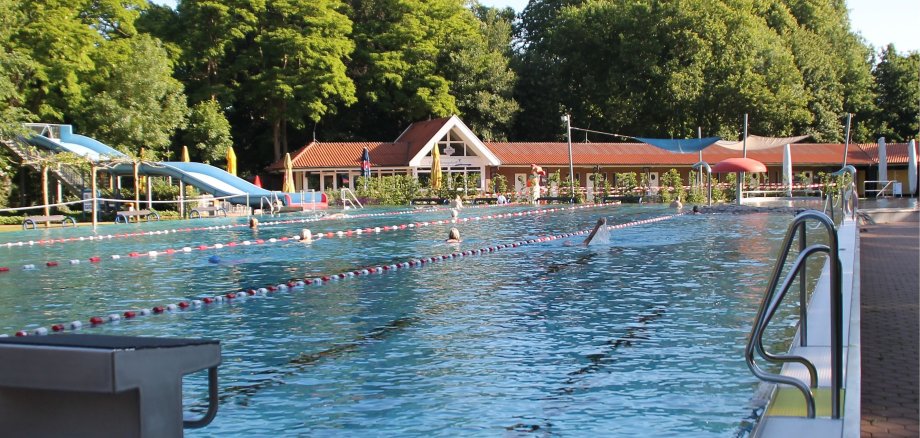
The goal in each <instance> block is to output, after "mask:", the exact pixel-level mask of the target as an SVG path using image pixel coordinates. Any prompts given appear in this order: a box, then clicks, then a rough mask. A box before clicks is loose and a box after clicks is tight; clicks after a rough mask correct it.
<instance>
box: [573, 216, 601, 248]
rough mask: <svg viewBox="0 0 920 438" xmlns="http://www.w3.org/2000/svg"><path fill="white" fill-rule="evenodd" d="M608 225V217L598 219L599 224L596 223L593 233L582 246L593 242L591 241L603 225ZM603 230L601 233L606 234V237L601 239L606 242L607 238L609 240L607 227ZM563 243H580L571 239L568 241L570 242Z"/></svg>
mask: <svg viewBox="0 0 920 438" xmlns="http://www.w3.org/2000/svg"><path fill="white" fill-rule="evenodd" d="M606 226H607V218H605V217H602V218H600V219H598V220H597V224H596V225H594V229H593V230H591V234H589V235H588V238H587V239H585V240H584V242H581V246H588V245H590V244H591V241H593V240H594V238H595V237H596V236H597V234H598V232H599V231H601V227H606ZM603 231H604V232H603V233H601V234H603V235H604V238H602V239H601V240H600V241H602V242H605V243H606V240H607V238H608V237H607V236H608V233H607V229H606V228H604V230H603ZM562 245H563V246H575V245H578V244H577V243H573V242H571V241H568V242H565V243H563V244H562Z"/></svg>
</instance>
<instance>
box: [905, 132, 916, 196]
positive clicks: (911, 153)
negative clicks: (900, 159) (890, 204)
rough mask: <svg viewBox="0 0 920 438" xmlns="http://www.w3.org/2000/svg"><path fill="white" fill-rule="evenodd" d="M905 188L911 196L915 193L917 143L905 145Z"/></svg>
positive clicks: (912, 142)
mask: <svg viewBox="0 0 920 438" xmlns="http://www.w3.org/2000/svg"><path fill="white" fill-rule="evenodd" d="M907 188H908V189H910V195H911V196H913V195H914V193H915V192H916V191H917V142H916V141H914V140H911V141H910V143H908V144H907Z"/></svg>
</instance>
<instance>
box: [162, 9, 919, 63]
mask: <svg viewBox="0 0 920 438" xmlns="http://www.w3.org/2000/svg"><path fill="white" fill-rule="evenodd" d="M527 1H528V0H479V3H481V4H483V5H486V6H492V7H500V8H504V7H506V6H510V7H512V8H513V9H514V10H515V11H517V12H521V11H522V10H524V7H525V6H527ZM153 2H154V3H159V4H168V5H171V6H174V5H175V4H176V0H153ZM846 2H847V8H848V9H849V10H850V27H851V28H852V29H853V30H854V31H856V33H858V34H860V35H862V37H863V38H864V39H865V40H866V42H868V43H869V44H871V45H872V46H873V47H875V48H876V50H877V49H880V48H883V47H886V46H888V43H894V46H895V48H896V49H897V50H898V52H899V53H902V54H905V53H907V52H908V51H916V52H920V24H918V22H917V18H918V17H920V1H918V0H846Z"/></svg>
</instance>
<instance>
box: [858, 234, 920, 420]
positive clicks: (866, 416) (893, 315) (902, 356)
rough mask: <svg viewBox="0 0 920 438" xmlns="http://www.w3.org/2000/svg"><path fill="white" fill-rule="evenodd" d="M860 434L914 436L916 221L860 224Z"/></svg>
mask: <svg viewBox="0 0 920 438" xmlns="http://www.w3.org/2000/svg"><path fill="white" fill-rule="evenodd" d="M863 228H864V229H866V231H865V232H862V233H860V236H859V238H860V257H859V261H860V284H861V289H862V290H861V295H860V298H861V300H862V306H861V309H862V321H861V324H862V325H861V331H860V334H861V337H862V338H861V341H862V342H861V343H862V400H861V401H862V423H861V428H862V436H863V437H870V438H880V437H912V438H916V437H918V436H920V411H918V393H920V367H918V361H920V336H918V333H920V301H918V298H920V292H918V291H920V286H918V283H920V281H918V278H920V273H918V270H920V224H918V223H917V222H898V223H888V224H879V225H869V226H865V227H863Z"/></svg>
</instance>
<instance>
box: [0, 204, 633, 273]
mask: <svg viewBox="0 0 920 438" xmlns="http://www.w3.org/2000/svg"><path fill="white" fill-rule="evenodd" d="M610 205H615V204H580V205H574V206H571V207H553V208H544V209H539V210H527V211H523V212H514V213H499V214H495V215H486V216H474V217H463V218H457V219H443V220H436V221H426V222H409V223H404V224H398V225H387V226H384V227H373V228H355V229H349V230H340V231H329V232H323V233H317V234H315V235H314V236H313V238H314V240H319V239H323V238H332V237H335V236H338V237H340V238H342V237H352V236H358V235H361V234H365V233H368V234H369V233H380V232H384V231H396V230H405V229H410V228H421V227H425V226H429V225H439V224H447V223H459V222H470V221H479V220H488V219H501V218H507V217H513V216H528V215H535V214H548V213H556V212H562V211H568V210H579V209H585V208H597V207H606V206H610ZM244 225H245V224H244ZM230 226H231V225H221V226H219V227H218V228H220V227H230ZM232 226H235V225H232ZM208 229H211V227H208ZM155 233H156V232H155ZM300 238H301V237H300V236H299V235H296V236H291V237H286V236H283V237H278V238H270V239H254V240H244V241H241V242H227V243H215V244H213V245H204V244H201V245H195V246H185V247H182V248H179V249H176V248H167V249H163V250H149V251H132V252H130V253H128V254H125V255H121V254H112V255H110V256H108V257H105V258H103V257H101V256H98V255H96V256H92V257H89V258H88V259H87V260H86V261H87V262H89V263H92V264H95V263H100V262H102V261H103V260H122V259H137V258H141V257H150V258H154V257H157V256H160V255H174V254H183V253H191V252H194V251H209V250H215V249H223V248H234V247H238V246H251V245H262V244H265V243H270V244H273V243H283V242H287V241H289V240H295V241H296V240H300ZM82 262H83V261H82V260H80V259H71V260H67V261H66V262H65V263H67V264H68V265H71V266H75V265H80V264H81V263H82ZM60 265H61V262H59V261H54V260H51V261H46V262H45V263H44V264H43V266H45V267H47V268H53V267H58V266H60ZM39 266H42V265H36V264H34V263H28V264H24V265H22V270H24V271H34V270H37V269H38V267H39ZM9 271H10V269H9V267H5V266H3V267H0V273H3V272H9Z"/></svg>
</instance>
